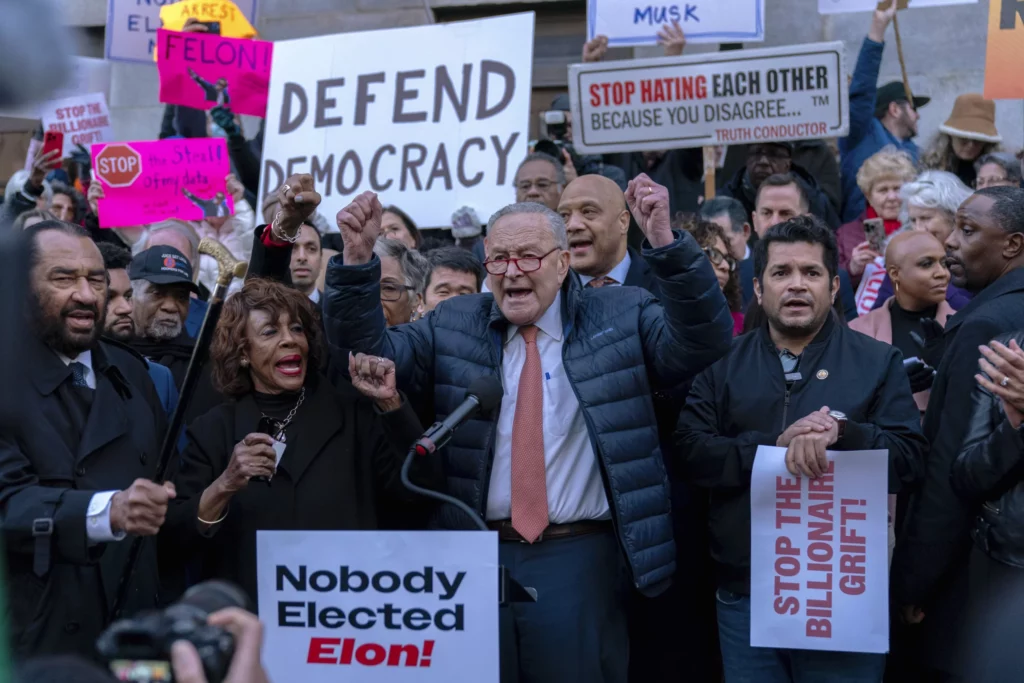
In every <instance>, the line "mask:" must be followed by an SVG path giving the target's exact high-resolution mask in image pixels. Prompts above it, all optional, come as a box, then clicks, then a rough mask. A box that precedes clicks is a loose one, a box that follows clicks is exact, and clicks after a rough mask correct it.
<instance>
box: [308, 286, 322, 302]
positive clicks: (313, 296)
mask: <svg viewBox="0 0 1024 683" xmlns="http://www.w3.org/2000/svg"><path fill="white" fill-rule="evenodd" d="M309 300H310V301H312V302H313V303H315V304H318V303H320V290H319V289H314V290H313V292H312V293H311V294H310V295H309Z"/></svg>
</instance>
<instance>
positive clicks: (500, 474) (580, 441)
mask: <svg viewBox="0 0 1024 683" xmlns="http://www.w3.org/2000/svg"><path fill="white" fill-rule="evenodd" d="M613 277H614V276H613ZM536 325H537V327H538V328H539V333H538V334H537V350H538V351H539V352H540V366H541V372H542V373H543V377H542V380H541V381H542V382H543V384H544V413H543V415H544V462H545V466H546V471H547V477H546V480H547V489H548V519H549V521H550V522H551V524H568V523H570V522H580V521H584V520H592V519H610V518H611V513H610V510H609V507H608V498H607V496H606V495H605V491H604V483H603V482H602V481H601V471H600V469H599V468H600V466H599V465H598V463H597V457H596V456H595V455H594V449H593V447H592V446H591V444H590V435H589V434H588V432H587V425H586V423H585V422H584V420H583V411H582V409H580V404H579V401H578V400H577V398H576V394H575V392H574V391H573V388H572V386H571V385H570V384H569V378H568V377H567V376H566V374H565V366H564V365H563V364H562V344H563V337H562V295H561V293H559V294H558V295H556V296H555V301H554V303H552V304H551V306H550V308H548V310H547V311H545V313H544V315H542V316H541V318H540V320H538V321H537V323H536ZM518 332H519V328H518V327H517V326H515V325H509V328H508V334H507V336H506V341H505V354H504V358H503V359H502V363H501V380H502V384H503V385H504V387H505V395H504V397H503V398H502V400H501V411H500V412H499V414H498V435H497V439H496V441H495V444H494V464H493V466H492V467H491V481H490V487H489V490H488V494H487V510H486V516H487V519H488V520H492V521H493V520H502V519H511V518H512V424H513V421H514V419H515V414H516V401H517V399H518V394H519V376H520V374H521V373H522V371H523V364H524V363H525V362H526V342H525V341H523V336H522V335H521V334H518Z"/></svg>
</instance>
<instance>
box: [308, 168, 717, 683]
mask: <svg viewBox="0 0 1024 683" xmlns="http://www.w3.org/2000/svg"><path fill="white" fill-rule="evenodd" d="M306 178H308V176H306ZM303 182H305V181H303ZM308 184H309V190H310V191H312V179H311V178H309V182H308ZM606 187H607V186H606V185H604V184H602V183H600V182H592V181H589V180H588V181H587V182H584V183H581V184H580V185H579V192H580V195H579V199H578V201H579V204H580V205H579V207H578V208H576V205H575V204H574V205H573V206H574V208H573V209H570V208H568V205H567V208H566V211H567V212H568V213H569V215H570V217H571V216H572V214H573V212H574V211H578V212H579V214H580V218H579V219H578V220H579V223H580V224H579V226H577V225H576V223H574V231H578V232H586V233H587V234H589V235H591V236H592V239H593V236H595V235H597V234H599V233H600V235H601V237H604V236H605V234H606V233H604V232H603V230H605V229H607V230H609V231H611V230H614V229H615V228H614V227H613V226H614V225H619V226H621V227H620V228H619V229H620V230H621V232H622V234H623V236H624V234H625V226H626V225H627V222H628V215H627V214H626V210H625V204H628V206H629V211H630V212H631V213H632V214H633V216H634V217H635V218H636V220H637V223H639V225H640V228H641V229H642V230H643V232H644V234H645V235H646V236H647V242H646V243H645V245H644V249H643V253H642V255H638V257H637V260H641V259H642V260H644V261H646V262H647V263H648V265H649V267H650V269H651V271H652V273H653V275H654V277H655V278H656V279H657V280H658V282H659V286H660V288H661V290H662V291H663V292H665V293H666V294H667V295H666V296H663V297H662V300H661V302H660V303H659V302H658V300H656V299H655V298H654V297H652V296H651V295H650V294H648V293H647V292H645V291H643V290H641V289H639V288H635V287H604V288H596V287H595V288H589V289H585V288H583V287H581V285H580V281H579V279H578V278H575V277H571V276H570V275H569V266H570V262H571V259H572V256H571V254H570V250H569V238H568V236H567V234H566V232H567V231H566V225H565V222H564V221H563V220H562V218H561V217H560V216H559V215H558V214H557V213H555V212H554V211H552V210H550V209H548V208H547V207H545V206H543V205H541V204H536V203H517V204H512V205H510V206H507V207H505V208H503V209H501V210H500V211H498V212H497V213H495V214H494V216H492V217H491V219H490V221H489V222H488V225H487V240H486V249H487V260H486V261H485V263H484V266H485V268H486V270H487V273H488V276H487V277H488V285H489V288H490V292H489V293H485V294H469V295H466V296H460V297H456V298H453V299H450V300H449V301H447V302H446V303H445V305H443V306H439V307H438V308H436V309H434V310H433V311H431V312H430V314H428V315H427V316H425V317H424V318H422V319H420V320H417V321H415V322H412V323H409V324H407V325H399V326H397V327H392V328H390V329H389V328H386V327H385V323H384V315H383V311H382V310H381V304H380V293H379V290H380V261H379V260H378V259H377V258H376V257H375V256H374V255H373V244H374V242H375V241H376V239H377V236H378V234H379V232H380V221H381V205H380V202H379V201H378V200H377V197H376V195H374V194H373V193H370V192H367V193H364V194H362V195H360V196H359V197H357V198H356V199H355V201H353V202H352V204H350V205H349V206H347V207H346V208H344V209H342V210H341V211H340V212H339V213H338V225H339V227H340V228H341V236H342V240H343V242H344V245H345V247H344V251H343V253H342V256H341V258H334V259H331V261H330V263H329V264H328V270H327V288H326V291H325V294H324V320H325V326H326V329H327V338H328V341H329V347H330V349H331V352H332V354H333V356H332V360H334V362H336V363H337V362H339V361H342V360H343V359H344V363H343V365H344V366H345V367H347V363H348V360H347V358H348V353H349V350H353V351H361V352H366V353H369V354H371V355H373V356H382V357H386V358H391V359H393V360H394V362H395V370H394V371H395V372H396V374H397V380H398V386H399V387H401V389H402V390H403V391H405V392H407V393H408V394H409V395H410V396H412V397H417V396H419V397H422V398H432V399H433V405H434V406H435V407H436V410H437V414H438V417H439V418H440V417H443V416H445V415H450V414H451V413H452V411H453V410H454V409H455V408H456V406H457V405H458V404H459V403H461V402H462V400H463V398H464V396H465V391H466V389H467V387H468V386H469V385H470V383H471V381H472V380H474V379H476V378H478V377H481V376H490V377H494V378H496V379H498V378H500V380H501V384H502V386H503V387H504V398H503V399H502V402H501V406H500V408H499V409H497V410H495V411H493V414H492V415H481V416H479V417H476V418H474V419H472V420H469V421H468V422H467V423H466V424H464V425H463V427H462V428H461V429H460V430H459V431H457V432H456V433H455V435H454V436H453V438H452V441H451V443H450V445H449V446H447V447H446V448H444V449H441V450H440V451H439V453H438V454H437V456H436V457H440V458H441V459H442V461H443V462H444V470H445V472H446V474H447V477H448V479H447V486H446V489H447V493H449V494H451V495H453V496H456V497H458V498H459V499H461V500H462V501H463V502H464V503H466V504H467V505H468V506H469V507H470V508H471V509H473V510H475V511H476V513H478V514H479V515H481V516H482V517H483V518H484V519H486V521H487V524H488V526H489V527H490V528H492V529H494V530H496V531H497V532H498V539H499V541H500V543H499V546H498V556H499V560H500V561H501V563H502V564H503V565H504V566H505V567H507V568H508V569H509V571H510V572H511V575H512V576H513V577H514V578H515V579H516V580H518V581H519V582H520V583H522V584H523V585H526V586H532V587H534V588H536V589H537V593H538V594H539V595H542V596H544V597H543V599H540V600H538V601H537V602H536V603H533V604H515V605H512V606H510V607H508V608H507V609H503V610H502V611H501V619H502V621H501V667H502V676H501V680H502V681H509V682H511V681H517V680H524V681H560V682H561V683H575V682H579V683H593V682H594V681H601V682H603V683H625V681H626V672H627V663H628V660H629V645H628V635H627V629H626V620H625V605H624V597H625V595H626V594H627V591H628V588H629V586H628V585H627V584H626V580H627V579H628V581H629V582H631V584H632V586H633V587H634V588H635V589H637V590H639V591H640V592H642V593H644V594H646V595H652V596H653V595H657V594H659V593H660V592H662V591H664V590H665V589H666V588H667V587H668V584H669V582H670V581H671V577H672V575H673V573H674V571H675V549H674V541H673V530H672V523H671V520H670V516H669V513H670V507H671V506H670V503H669V495H670V494H669V487H668V484H667V481H668V477H667V476H666V472H665V466H664V463H663V461H662V458H661V457H660V455H658V452H657V451H658V425H657V424H656V421H655V418H654V416H653V415H652V414H651V411H650V410H648V408H647V407H648V406H650V405H651V402H652V399H653V394H654V392H655V391H656V390H665V389H672V388H674V387H677V386H679V385H681V384H684V383H686V382H687V381H688V380H689V379H690V378H691V377H693V376H694V374H695V373H696V372H699V371H700V370H701V369H702V368H704V367H707V366H708V365H709V364H710V363H712V362H714V360H715V359H717V358H718V357H719V356H721V355H722V354H723V353H724V352H725V351H726V349H728V347H729V344H730V341H731V338H732V318H731V316H730V314H729V311H728V308H727V306H726V303H725V298H724V297H723V296H722V295H721V293H720V292H719V291H718V287H717V281H716V278H715V275H714V273H713V272H712V269H711V265H710V263H709V262H708V260H707V259H706V258H705V257H704V254H703V252H702V251H701V248H700V246H699V245H698V244H697V243H696V242H695V241H694V239H693V238H692V237H691V236H690V235H689V234H685V233H674V232H673V231H672V229H671V227H670V225H669V199H668V190H667V189H666V188H664V187H662V186H660V185H658V184H656V183H654V182H653V181H652V180H651V179H650V178H648V177H647V176H646V175H640V176H638V177H637V178H636V179H635V180H633V181H632V182H631V183H630V185H629V188H628V189H627V191H626V196H625V199H623V197H622V194H621V192H619V193H618V195H617V201H616V202H613V201H611V197H610V193H605V192H604V189H605V188H606ZM616 191H617V192H618V190H617V188H616ZM302 196H303V203H305V202H306V201H307V200H306V191H305V190H302ZM311 201H313V200H312V199H311ZM601 211H608V212H609V214H611V217H609V218H607V223H604V222H602V224H601V225H600V226H599V225H598V222H597V221H594V222H593V223H592V224H591V227H585V226H584V225H583V224H582V218H583V217H591V216H596V215H597V214H598V213H600V212H601ZM591 230H593V232H591ZM600 243H601V244H603V241H602V242H600ZM578 251H579V254H578V255H579V256H581V257H586V258H585V259H584V262H591V261H592V260H593V259H591V258H590V257H591V256H592V254H591V252H590V251H589V250H587V249H582V248H581V249H579V250H578ZM602 260H608V259H606V258H603V259H602ZM612 260H614V259H612ZM612 265H614V263H612ZM593 267H594V268H595V270H593V271H592V272H595V273H596V272H598V270H597V269H598V268H599V266H597V265H594V266H593ZM638 368H639V369H640V371H639V372H638V371H637V369H638ZM434 524H435V526H437V527H440V528H443V529H473V528H475V526H474V524H473V522H472V520H470V519H468V518H467V517H466V515H465V514H464V513H463V512H461V511H460V510H458V509H456V508H454V507H452V506H443V507H441V508H439V509H438V516H437V518H436V519H435V520H434ZM627 539H628V542H627ZM581 624H588V625H600V627H599V628H589V627H588V628H581V627H580V625H581Z"/></svg>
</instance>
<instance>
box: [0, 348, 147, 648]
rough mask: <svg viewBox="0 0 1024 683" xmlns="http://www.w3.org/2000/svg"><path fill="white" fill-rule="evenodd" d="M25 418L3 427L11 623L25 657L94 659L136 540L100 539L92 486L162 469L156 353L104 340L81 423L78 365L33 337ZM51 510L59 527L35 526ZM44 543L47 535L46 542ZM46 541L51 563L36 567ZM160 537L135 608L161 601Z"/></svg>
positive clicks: (2, 510)
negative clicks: (90, 527)
mask: <svg viewBox="0 0 1024 683" xmlns="http://www.w3.org/2000/svg"><path fill="white" fill-rule="evenodd" d="M26 347H27V348H26V355H25V361H26V365H27V370H28V375H29V377H30V380H29V389H28V392H27V393H26V394H24V395H23V397H22V401H23V403H24V410H23V416H24V417H23V424H22V425H21V426H20V428H19V429H17V430H11V431H5V432H4V433H3V434H0V519H2V523H3V531H4V541H3V545H4V551H5V555H6V560H7V582H6V583H7V608H8V609H7V627H8V631H9V635H10V640H11V643H12V646H13V651H14V655H15V656H16V657H19V658H21V657H28V656H39V655H51V654H57V653H74V654H79V655H82V656H84V657H88V658H94V657H95V656H96V655H95V643H96V638H97V637H98V636H99V634H100V632H101V631H102V630H103V628H105V627H106V626H107V625H108V623H109V621H110V619H111V614H110V611H111V609H112V607H113V603H114V599H115V597H116V594H117V587H118V582H119V579H120V577H121V574H122V572H123V570H124V567H125V563H126V561H127V557H128V550H129V547H130V546H131V541H129V540H125V541H120V542H110V543H97V544H93V543H90V542H89V540H88V536H87V532H86V513H87V510H88V506H89V502H90V500H91V498H92V496H93V494H95V493H97V492H101V491H113V490H121V489H126V488H128V487H129V486H130V485H131V484H132V482H133V481H135V480H136V479H139V478H147V479H149V478H152V477H153V476H154V474H155V469H156V460H157V456H158V454H159V451H160V440H161V438H162V436H163V432H164V430H165V427H166V425H165V417H164V411H163V408H162V407H161V405H160V400H159V398H158V397H157V394H156V389H155V388H154V387H153V383H152V381H151V380H150V378H149V371H148V370H147V368H146V363H145V361H144V360H143V359H142V358H140V357H138V356H136V355H134V354H132V353H131V352H129V351H127V350H125V349H122V348H118V347H116V346H111V345H108V344H106V343H104V342H100V343H99V344H98V345H97V346H96V347H95V348H94V349H93V351H92V366H93V370H94V372H95V377H96V389H95V392H94V393H93V395H92V408H91V409H90V411H89V413H88V416H87V417H86V419H85V426H84V429H81V430H79V429H76V428H75V427H74V426H73V424H74V423H73V422H72V418H71V413H70V412H69V409H68V406H69V405H71V403H70V400H71V399H70V398H69V396H70V393H69V392H70V391H71V390H72V389H71V371H70V370H69V369H68V367H67V366H66V365H64V363H63V362H62V361H61V360H60V358H58V357H57V355H56V353H54V352H53V351H52V350H51V349H49V348H48V347H46V346H44V345H43V344H42V343H40V342H38V341H36V340H34V339H33V340H31V341H29V342H26ZM44 520H52V535H50V536H49V537H46V536H45V535H44V536H35V535H34V534H33V531H34V530H35V531H42V530H44V529H45V527H46V526H47V524H46V522H45V521H44ZM40 544H41V545H40ZM40 550H42V551H43V554H45V555H48V559H47V561H46V562H44V563H43V566H42V567H41V568H43V569H44V570H45V571H44V572H43V573H42V574H41V575H40V574H37V573H36V572H35V571H34V560H35V559H37V553H38V552H39V551H40ZM157 590H158V580H157V566H156V546H155V543H153V541H152V539H147V540H146V541H145V542H144V544H143V551H142V556H141V559H140V562H139V565H138V570H137V571H136V573H135V583H134V590H133V591H132V593H131V596H130V600H129V602H128V604H127V607H126V614H131V613H133V612H135V611H137V610H139V609H148V608H151V607H154V606H155V605H156V604H157Z"/></svg>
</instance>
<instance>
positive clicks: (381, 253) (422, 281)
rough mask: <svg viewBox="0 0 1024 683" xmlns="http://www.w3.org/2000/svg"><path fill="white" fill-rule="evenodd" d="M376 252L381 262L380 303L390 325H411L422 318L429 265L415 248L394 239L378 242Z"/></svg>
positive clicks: (375, 246) (379, 240) (374, 248)
mask: <svg viewBox="0 0 1024 683" xmlns="http://www.w3.org/2000/svg"><path fill="white" fill-rule="evenodd" d="M373 253H374V254H376V255H377V258H379V259H380V301H381V306H383V308H384V318H385V320H386V321H387V324H388V326H394V325H402V324H405V323H408V322H412V321H413V320H416V319H418V318H420V317H422V315H423V288H424V286H425V285H426V282H427V273H428V272H429V271H430V266H429V264H428V263H427V259H426V258H425V257H424V256H423V255H422V254H420V253H419V252H418V251H416V250H415V249H410V248H409V247H407V246H405V244H403V243H402V242H399V241H398V240H392V239H384V238H381V239H378V240H377V243H376V244H375V245H374V246H373Z"/></svg>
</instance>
